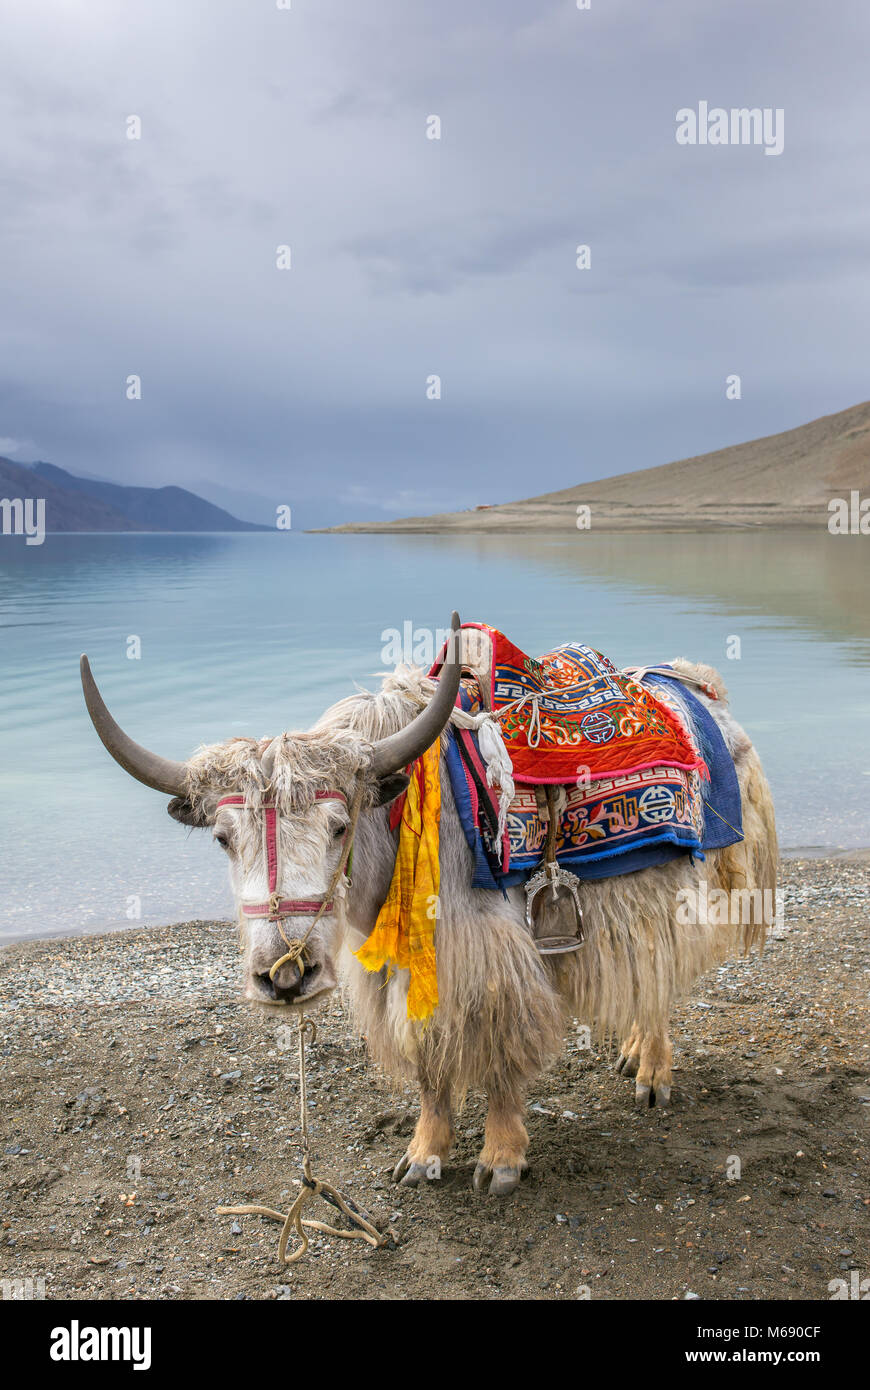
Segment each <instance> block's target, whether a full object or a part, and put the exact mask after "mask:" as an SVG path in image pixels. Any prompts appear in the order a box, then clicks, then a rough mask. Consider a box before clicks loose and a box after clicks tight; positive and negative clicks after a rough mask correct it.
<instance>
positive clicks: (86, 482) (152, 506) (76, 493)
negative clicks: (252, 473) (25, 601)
mask: <svg viewBox="0 0 870 1390" xmlns="http://www.w3.org/2000/svg"><path fill="white" fill-rule="evenodd" d="M0 496H2V497H10V498H12V497H20V498H22V499H24V498H28V497H34V498H36V497H43V498H44V499H45V524H46V530H47V531H48V532H57V531H268V530H271V529H272V528H271V527H268V526H258V525H256V524H255V523H254V522H251V521H240V520H239V519H238V517H235V516H231V515H230V513H229V512H225V511H224V510H223V508H221V507H216V506H215V505H214V503H212V502H207V501H205V499H204V498H202V497H197V496H196V494H195V493H193V492H188V491H187V489H186V488H183V487H126V486H124V485H123V484H122V483H109V482H105V481H103V480H102V479H97V478H82V477H77V476H76V475H75V474H73V473H68V472H67V471H66V469H65V468H58V467H57V466H56V465H55V464H53V463H35V464H31V465H27V466H24V465H22V464H19V463H13V462H12V461H11V459H6V458H0Z"/></svg>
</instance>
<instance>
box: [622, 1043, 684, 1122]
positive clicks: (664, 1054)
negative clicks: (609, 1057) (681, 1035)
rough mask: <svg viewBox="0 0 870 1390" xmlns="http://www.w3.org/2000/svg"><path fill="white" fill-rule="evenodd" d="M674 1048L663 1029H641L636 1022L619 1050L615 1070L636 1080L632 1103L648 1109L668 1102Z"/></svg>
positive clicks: (671, 1081)
mask: <svg viewBox="0 0 870 1390" xmlns="http://www.w3.org/2000/svg"><path fill="white" fill-rule="evenodd" d="M673 1061H674V1049H673V1045H672V1043H671V1039H670V1035H669V1033H668V1030H667V1027H666V1026H665V1025H664V1024H660V1025H658V1026H656V1027H654V1028H643V1027H641V1025H640V1024H639V1023H637V1022H635V1024H634V1026H633V1027H632V1030H631V1032H630V1033H629V1035H628V1037H627V1038H626V1039H625V1041H624V1042H623V1043H622V1046H621V1047H620V1049H619V1056H618V1057H617V1059H616V1070H617V1071H618V1072H621V1073H622V1075H623V1076H633V1077H635V1078H636V1080H635V1087H634V1099H635V1103H636V1104H637V1105H640V1106H644V1107H647V1108H651V1107H652V1106H654V1105H658V1106H665V1105H670V1102H671V1086H672V1084H673V1076H672V1073H671V1068H672V1066H673Z"/></svg>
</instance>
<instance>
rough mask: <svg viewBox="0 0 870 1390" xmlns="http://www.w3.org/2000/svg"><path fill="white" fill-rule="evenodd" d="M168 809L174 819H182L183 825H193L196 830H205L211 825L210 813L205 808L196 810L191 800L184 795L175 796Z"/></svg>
mask: <svg viewBox="0 0 870 1390" xmlns="http://www.w3.org/2000/svg"><path fill="white" fill-rule="evenodd" d="M166 809H167V811H168V812H169V814H170V816H171V817H172V819H173V820H177V821H180V822H181V824H182V825H190V826H193V827H194V829H196V830H204V829H205V827H206V826H207V825H211V818H210V817H209V815H208V813H207V812H206V811H205V810H204V809H203V808H200V809H199V810H198V811H195V810H194V808H193V805H192V804H191V802H189V801H188V800H187V798H186V797H184V796H174V797H173V798H172V800H171V801H170V803H169V805H168V806H167V808H166Z"/></svg>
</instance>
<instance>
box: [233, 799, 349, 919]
mask: <svg viewBox="0 0 870 1390" xmlns="http://www.w3.org/2000/svg"><path fill="white" fill-rule="evenodd" d="M314 796H315V800H317V801H343V802H344V804H345V806H346V805H347V797H346V796H345V794H344V792H339V791H330V792H315V793H314ZM221 806H243V807H245V808H246V809H248V810H251V811H253V810H255V808H254V807H253V806H248V803H247V801H246V800H245V798H244V797H243V796H241V795H233V796H223V797H221V799H220V801H219V802H218V809H220V807H221ZM258 809H259V810H260V811H262V813H263V848H264V850H265V853H266V866H267V868H268V872H269V900H268V902H243V903H242V912H243V913H244V914H245V916H246V917H268V919H269V921H270V922H280V921H281V920H282V919H283V918H284V917H309V916H312V915H313V914H314V913H316V912H319V913H320V914H321V915H323V914H324V913H326V912H331V911H332V909H333V900H332V899H330V900H329V902H324V900H323V899H322V898H282V897H281V896H280V895H279V893H278V877H279V873H278V817H279V814H280V813H279V811H278V807H277V806H276V805H275V803H274V801H267V802H264V804H263V805H262V806H261V807H259V808H258ZM346 839H347V831H345V834H344V839H343V840H342V844H344V840H346Z"/></svg>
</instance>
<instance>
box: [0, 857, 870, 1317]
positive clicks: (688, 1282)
mask: <svg viewBox="0 0 870 1390" xmlns="http://www.w3.org/2000/svg"><path fill="white" fill-rule="evenodd" d="M783 877H784V881H785V884H786V889H787V898H786V919H785V926H784V929H783V930H782V931H776V932H775V933H774V936H773V938H772V939H770V940H769V941H768V945H767V949H766V951H765V954H764V956H763V957H762V958H761V959H760V960H759V959H757V958H756V959H752V960H749V961H740V962H736V963H734V964H731V965H728V966H727V967H723V968H722V969H720V970H719V971H717V972H715V973H713V974H712V975H710V976H708V977H706V978H705V979H704V980H702V981H700V982H699V983H698V986H697V987H696V989H695V991H694V993H693V995H692V996H691V998H689V999H687V1000H685V1001H683V1003H682V1004H681V1005H680V1007H679V1010H678V1012H677V1014H676V1016H675V1020H674V1040H675V1046H676V1064H677V1068H678V1069H677V1071H676V1074H675V1098H674V1101H673V1104H672V1108H670V1109H669V1110H665V1111H658V1110H653V1111H646V1110H645V1111H639V1110H636V1109H635V1107H634V1105H633V1100H632V1096H633V1087H632V1083H631V1082H628V1081H625V1080H623V1079H622V1078H620V1077H619V1076H617V1075H616V1074H615V1072H614V1070H613V1065H612V1063H613V1057H612V1055H610V1054H609V1053H608V1052H607V1051H606V1050H605V1049H593V1050H592V1051H589V1050H588V1049H584V1048H583V1047H582V1045H580V1043H582V1038H580V1037H579V1035H578V1036H574V1037H569V1039H568V1041H567V1043H566V1049H565V1052H564V1054H563V1056H562V1058H561V1059H560V1060H559V1062H558V1063H557V1064H556V1065H555V1066H554V1067H553V1069H552V1070H551V1071H550V1072H549V1073H548V1074H547V1075H546V1076H544V1077H542V1078H541V1079H540V1081H539V1083H538V1084H537V1086H536V1087H535V1088H534V1089H533V1091H532V1094H531V1095H530V1098H529V1099H530V1111H529V1117H528V1127H529V1131H530V1134H531V1148H530V1151H529V1158H530V1162H531V1169H530V1172H529V1175H528V1177H527V1179H526V1180H525V1182H523V1184H522V1185H521V1187H520V1189H519V1191H518V1192H517V1193H516V1194H514V1195H513V1196H512V1197H510V1198H507V1199H501V1200H500V1199H497V1198H489V1197H485V1196H476V1195H475V1194H474V1193H473V1192H472V1190H471V1172H472V1168H473V1164H474V1159H475V1155H476V1153H477V1150H478V1149H479V1148H480V1146H481V1143H482V1132H483V1119H484V1111H483V1107H482V1104H481V1100H480V1098H479V1097H476V1096H472V1097H470V1098H469V1099H468V1101H467V1103H466V1105H465V1108H464V1110H463V1112H462V1114H461V1116H460V1120H459V1124H458V1135H459V1137H458V1146H457V1149H456V1152H455V1155H454V1157H453V1159H452V1161H451V1164H450V1166H449V1167H447V1168H446V1169H445V1171H444V1175H443V1177H442V1179H441V1181H440V1182H438V1183H433V1184H431V1185H430V1186H428V1187H427V1188H426V1189H425V1190H420V1191H414V1190H409V1189H398V1188H395V1187H394V1186H393V1185H392V1184H391V1182H390V1172H391V1169H392V1166H393V1164H394V1163H395V1161H396V1159H397V1158H398V1157H399V1156H400V1154H401V1153H402V1151H403V1149H404V1147H405V1143H406V1140H407V1136H408V1135H409V1134H410V1132H411V1129H412V1126H413V1123H414V1120H415V1099H414V1095H413V1092H412V1091H411V1090H410V1089H399V1090H396V1089H394V1088H392V1087H391V1086H390V1085H389V1084H388V1083H386V1082H385V1081H383V1080H382V1079H380V1078H379V1077H378V1076H377V1075H376V1074H375V1072H374V1070H373V1069H372V1067H371V1066H370V1065H369V1063H368V1062H367V1060H366V1056H365V1050H364V1047H363V1046H362V1045H361V1044H360V1042H359V1041H358V1040H357V1039H356V1038H355V1037H354V1036H353V1035H352V1033H351V1032H350V1030H349V1027H348V1024H347V1022H346V1020H345V1017H344V1013H343V1010H342V1006H341V1003H340V1001H339V1000H338V999H335V1000H334V1001H332V1002H331V1003H330V1005H329V1006H328V1008H327V1009H326V1010H325V1011H324V1013H323V1014H322V1015H321V1016H320V1018H319V1028H320V1033H319V1039H318V1041H317V1043H316V1044H315V1045H314V1047H313V1049H312V1051H311V1057H310V1075H309V1086H310V1094H311V1101H312V1127H313V1149H314V1155H315V1172H317V1173H320V1174H322V1175H323V1176H325V1177H328V1178H329V1179H331V1180H332V1181H334V1182H337V1183H338V1184H339V1185H340V1186H342V1187H343V1188H344V1189H345V1191H347V1192H348V1193H349V1194H350V1195H351V1196H352V1197H354V1198H355V1199H356V1200H357V1201H358V1202H360V1203H362V1204H363V1205H364V1206H365V1207H366V1208H367V1209H368V1210H369V1211H370V1212H371V1214H372V1215H373V1216H374V1217H375V1219H376V1221H377V1223H378V1224H379V1225H380V1227H381V1228H382V1229H383V1230H384V1231H385V1232H389V1233H390V1234H391V1242H390V1245H389V1246H388V1247H386V1248H384V1249H381V1250H378V1251H371V1250H369V1249H368V1248H367V1247H365V1246H361V1245H358V1244H357V1243H355V1242H348V1241H336V1240H333V1239H329V1238H326V1237H323V1238H321V1237H317V1239H316V1240H315V1242H314V1243H313V1245H312V1248H311V1251H310V1252H309V1255H308V1257H307V1258H306V1259H305V1260H304V1261H303V1262H302V1263H301V1264H299V1265H296V1266H294V1267H293V1269H292V1270H290V1269H286V1270H282V1269H281V1268H280V1267H279V1266H278V1264H277V1260H276V1252H277V1234H278V1227H277V1226H276V1225H274V1224H272V1223H270V1222H267V1221H264V1220H262V1219H260V1218H257V1217H243V1218H240V1219H238V1220H234V1219H233V1218H232V1217H226V1216H224V1217H221V1216H217V1215H216V1214H215V1208H216V1207H217V1206H218V1205H219V1204H220V1203H242V1202H246V1201H255V1202H256V1201H259V1202H264V1203H265V1204H267V1205H273V1206H278V1207H282V1208H283V1207H286V1206H287V1205H288V1203H289V1201H290V1200H292V1197H293V1196H294V1195H295V1193H296V1191H297V1190H298V1188H297V1186H296V1184H297V1183H298V1171H299V1170H298V1147H297V1141H298V1136H299V1129H298V1117H297V1091H296V1076H295V1051H289V1052H286V1051H283V1050H282V1048H281V1046H280V1043H281V1041H282V1036H281V1035H279V1019H278V1018H276V1016H275V1014H274V1013H264V1012H262V1011H259V1010H255V1009H252V1008H251V1007H250V1006H247V1005H243V1004H240V1003H239V1002H238V1000H237V992H238V979H237V972H238V957H237V950H236V945H235V936H234V928H233V927H232V926H231V925H229V924H225V923H224V924H221V923H207V922H205V923H204V922H194V923H185V924H181V925H178V926H174V927H169V928H165V929H161V930H150V931H136V932H124V933H113V934H110V935H106V936H102V937H78V938H66V939H62V940H51V941H38V942H30V943H19V944H16V945H12V946H10V947H7V948H6V949H4V950H3V951H2V952H0V1057H2V1078H3V1079H2V1097H0V1193H2V1207H0V1281H2V1280H4V1279H13V1280H14V1279H27V1278H32V1279H34V1280H37V1281H38V1280H40V1279H41V1280H44V1281H45V1283H44V1289H45V1297H46V1298H48V1299H67V1298H99V1299H137V1298H153V1297H159V1298H165V1299H203V1298H221V1299H237V1298H250V1299H269V1298H311V1299H314V1298H319V1299H337V1298H347V1297H351V1298H371V1299H378V1298H395V1297H401V1298H404V1299H408V1298H411V1299H430V1298H444V1299H498V1298H509V1299H522V1298H534V1299H541V1298H545V1299H574V1298H577V1297H578V1296H585V1293H584V1291H587V1290H588V1293H589V1295H590V1296H591V1297H592V1298H605V1299H633V1298H644V1299H683V1298H685V1297H686V1296H687V1294H689V1293H691V1294H696V1295H698V1296H699V1297H700V1298H702V1299H745V1300H750V1299H770V1298H787V1299H801V1298H806V1299H813V1300H826V1299H829V1298H830V1296H831V1295H830V1292H829V1287H828V1286H829V1283H830V1281H831V1280H835V1279H845V1280H846V1281H847V1282H848V1281H849V1280H850V1278H853V1277H854V1276H853V1274H852V1271H856V1270H857V1271H859V1276H858V1277H861V1278H863V1277H866V1276H867V1275H868V1273H870V1250H868V1245H870V1240H868V1228H870V1222H868V1212H870V1173H868V1163H867V1143H866V1122H867V1115H868V1104H870V1056H868V1030H867V1023H868V1007H867V997H868V971H870V953H868V931H867V925H868V922H867V919H868V909H870V863H868V860H867V856H866V855H865V856H863V858H862V856H854V857H852V858H851V859H848V860H838V861H820V860H815V861H801V862H791V863H787V864H785V865H784V867H783ZM735 1159H737V1160H739V1164H740V1176H739V1178H734V1179H731V1178H729V1177H728V1170H729V1168H730V1170H731V1171H732V1172H734V1171H736V1165H735ZM318 1207H319V1210H318V1211H317V1213H316V1214H317V1215H319V1216H321V1217H323V1218H324V1219H327V1220H328V1219H330V1211H329V1209H328V1208H325V1207H323V1206H322V1204H318ZM37 1287H38V1285H37Z"/></svg>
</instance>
